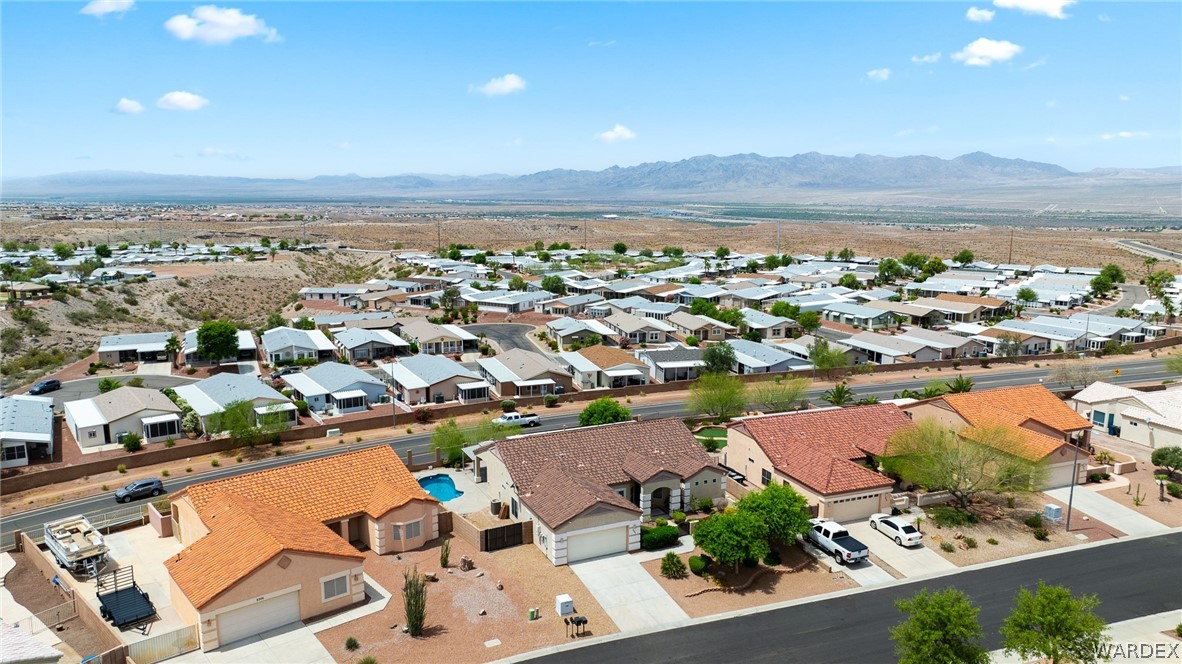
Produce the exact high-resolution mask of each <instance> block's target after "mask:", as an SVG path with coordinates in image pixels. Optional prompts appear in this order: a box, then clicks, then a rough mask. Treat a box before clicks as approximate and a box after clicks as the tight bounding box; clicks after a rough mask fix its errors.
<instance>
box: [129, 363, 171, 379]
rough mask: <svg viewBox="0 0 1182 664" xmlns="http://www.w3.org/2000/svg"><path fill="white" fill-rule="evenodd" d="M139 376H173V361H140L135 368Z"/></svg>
mask: <svg viewBox="0 0 1182 664" xmlns="http://www.w3.org/2000/svg"><path fill="white" fill-rule="evenodd" d="M135 374H136V375H137V376H171V375H172V362H140V363H139V365H138V366H136V368H135Z"/></svg>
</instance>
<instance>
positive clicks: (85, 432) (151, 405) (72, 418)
mask: <svg viewBox="0 0 1182 664" xmlns="http://www.w3.org/2000/svg"><path fill="white" fill-rule="evenodd" d="M65 411H66V426H67V427H68V428H69V429H70V433H72V434H74V440H76V441H78V446H79V447H98V446H100V445H109V444H112V443H122V442H123V439H124V438H125V437H127V435H128V434H136V435H137V436H139V437H140V438H142V439H143V441H144V442H145V443H155V442H160V441H164V440H168V439H169V438H173V439H176V438H180V437H181V436H182V435H184V434H183V432H182V431H181V409H180V408H179V407H178V406H177V405H176V404H174V403H173V402H172V400H171V399H169V398H168V397H166V396H164V395H163V394H161V393H160V392H159V391H157V390H150V389H147V388H143V387H121V388H118V389H115V390H111V391H110V392H106V393H104V394H100V395H98V396H96V397H92V398H90V399H79V400H77V401H67V402H66V404H65Z"/></svg>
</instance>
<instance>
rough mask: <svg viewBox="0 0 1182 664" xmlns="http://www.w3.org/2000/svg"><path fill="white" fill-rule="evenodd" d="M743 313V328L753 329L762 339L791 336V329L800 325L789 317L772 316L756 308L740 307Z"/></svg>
mask: <svg viewBox="0 0 1182 664" xmlns="http://www.w3.org/2000/svg"><path fill="white" fill-rule="evenodd" d="M739 311H740V312H742V314H743V326H742V327H743V329H744V330H747V331H752V330H754V331H755V332H758V333H759V336H760V337H761V338H763V339H771V340H775V339H786V338H788V337H790V336H792V331H793V330H795V329H799V328H800V326H799V325H797V324H796V321H794V320H792V319H791V318H784V317H783V316H773V315H771V314H769V313H765V312H762V311H759V310H758V309H750V308H745V309H740V310H739Z"/></svg>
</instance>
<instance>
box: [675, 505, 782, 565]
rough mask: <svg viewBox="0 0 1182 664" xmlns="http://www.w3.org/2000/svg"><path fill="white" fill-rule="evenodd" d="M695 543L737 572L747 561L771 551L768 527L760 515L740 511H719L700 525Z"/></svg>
mask: <svg viewBox="0 0 1182 664" xmlns="http://www.w3.org/2000/svg"><path fill="white" fill-rule="evenodd" d="M693 535H694V544H695V545H697V546H698V547H699V548H701V549H702V550H703V551H705V552H706V553H708V554H710V556H711V557H713V558H714V559H715V560H717V561H718V562H720V563H722V564H724V565H733V566H734V568H735V571H736V572H737V571H738V570H739V565H741V564H742V563H743V562H744V561H747V560H760V559H762V558H763V557H764V556H766V555H767V554H768V553H769V552H771V550H772V549H771V546H770V545H769V544H768V527H767V524H765V523H764V522H763V519H761V518H759V516H757V515H755V514H753V513H751V512H749V511H748V512H744V511H741V510H732V511H728V512H720V513H718V514H715V515H713V516H711V517H709V518H707V519H704V520H702V521H699V522H698V525H697V526H695V527H694V533H693Z"/></svg>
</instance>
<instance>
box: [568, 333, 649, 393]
mask: <svg viewBox="0 0 1182 664" xmlns="http://www.w3.org/2000/svg"><path fill="white" fill-rule="evenodd" d="M558 358H559V361H560V362H562V364H563V366H565V367H566V370H567V371H569V372H570V373H571V375H572V376H573V377H574V378H573V380H574V384H575V386H576V387H578V388H579V389H580V390H596V389H602V388H612V387H628V386H630V385H645V384H647V383H648V367H647V366H645V364H644V363H643V362H641V361H640V360H638V359H636V358H635V357H633V356H632V355H631V354H630V353H628V352H627V351H623V350H620V349H619V348H612V347H610V346H604V345H602V344H600V345H596V346H588V347H586V348H581V349H579V350H577V351H569V352H566V353H559V354H558Z"/></svg>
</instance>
